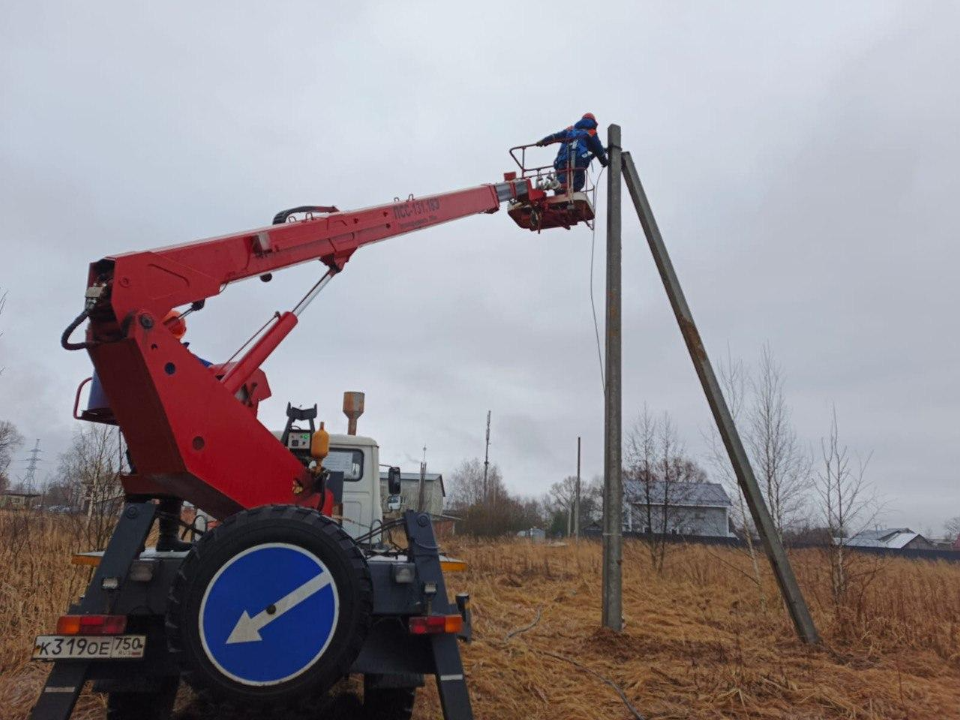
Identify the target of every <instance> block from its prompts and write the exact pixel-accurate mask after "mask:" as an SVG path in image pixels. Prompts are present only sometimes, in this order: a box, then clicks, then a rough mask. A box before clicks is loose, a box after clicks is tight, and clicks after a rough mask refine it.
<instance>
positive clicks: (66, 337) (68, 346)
mask: <svg viewBox="0 0 960 720" xmlns="http://www.w3.org/2000/svg"><path fill="white" fill-rule="evenodd" d="M89 316H90V308H89V307H85V308H84V309H83V312H82V313H80V314H79V315H77V319H76V320H74V321H73V322H72V323H70V324H69V325H67V329H66V330H64V331H63V335H61V336H60V345H61V346H63V349H64V350H86V349H87V348H88V347H90V343H87V342H80V343H72V342H70V336H71V335H72V334H73V331H74V330H76V329H77V328H78V327H80V325H81V324H82V323H83V321H84V320H86V319H87V318H88V317H89Z"/></svg>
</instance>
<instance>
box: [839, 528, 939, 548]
mask: <svg viewBox="0 0 960 720" xmlns="http://www.w3.org/2000/svg"><path fill="white" fill-rule="evenodd" d="M841 542H842V543H843V544H844V545H846V546H847V547H862V548H885V549H887V550H934V549H936V545H934V543H932V542H930V541H929V540H927V538H925V537H924V536H923V535H921V534H920V533H918V532H914V531H913V530H911V529H910V528H877V529H874V530H863V531H861V532H858V533H857V534H856V535H854V536H853V537H851V538H847V539H845V540H841Z"/></svg>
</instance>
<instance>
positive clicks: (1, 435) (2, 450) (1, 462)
mask: <svg viewBox="0 0 960 720" xmlns="http://www.w3.org/2000/svg"><path fill="white" fill-rule="evenodd" d="M21 445H23V435H21V434H20V431H19V430H17V426H16V425H14V424H13V423H12V422H10V421H9V420H0V492H5V491H6V489H7V488H8V487H9V486H10V476H9V475H8V474H7V471H8V470H9V469H10V463H11V462H12V461H13V456H14V454H15V453H16V452H17V450H19V449H20V446H21Z"/></svg>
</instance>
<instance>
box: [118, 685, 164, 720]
mask: <svg viewBox="0 0 960 720" xmlns="http://www.w3.org/2000/svg"><path fill="white" fill-rule="evenodd" d="M179 684H180V679H179V678H167V679H165V680H163V681H162V683H161V687H160V689H159V690H155V691H151V692H112V693H110V694H109V695H107V720H169V718H170V715H171V714H172V713H173V704H174V702H176V699H177V686H178V685H179Z"/></svg>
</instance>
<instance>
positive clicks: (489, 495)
mask: <svg viewBox="0 0 960 720" xmlns="http://www.w3.org/2000/svg"><path fill="white" fill-rule="evenodd" d="M504 494H505V490H504V485H503V473H501V472H500V467H499V466H498V465H497V464H496V463H492V464H491V465H490V467H489V471H488V474H487V481H486V485H484V480H483V461H482V460H481V459H480V458H470V459H469V460H464V461H463V462H461V463H460V464H459V465H458V466H457V468H456V469H455V470H454V471H453V472H452V473H451V474H450V502H451V504H452V505H457V506H468V505H479V504H481V503H486V502H491V503H494V502H496V500H497V498H498V497H501V496H502V495H504Z"/></svg>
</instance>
